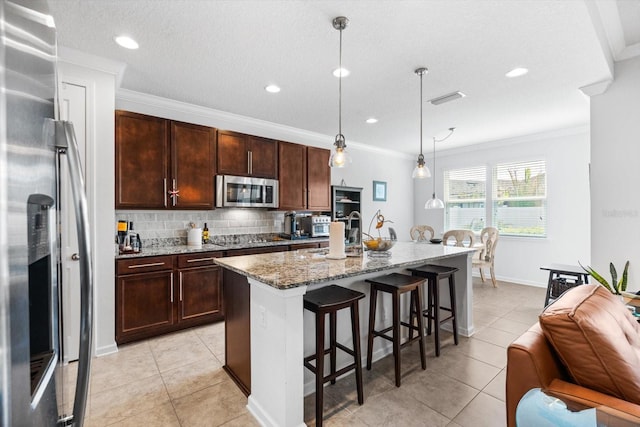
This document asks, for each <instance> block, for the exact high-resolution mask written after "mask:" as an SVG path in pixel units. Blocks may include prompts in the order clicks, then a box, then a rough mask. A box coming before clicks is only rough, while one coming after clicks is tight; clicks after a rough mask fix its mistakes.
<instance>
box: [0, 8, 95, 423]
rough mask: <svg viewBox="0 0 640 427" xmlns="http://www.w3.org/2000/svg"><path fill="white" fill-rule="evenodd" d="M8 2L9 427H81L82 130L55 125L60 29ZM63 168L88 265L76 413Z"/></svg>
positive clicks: (1, 316) (0, 390)
mask: <svg viewBox="0 0 640 427" xmlns="http://www.w3.org/2000/svg"><path fill="white" fill-rule="evenodd" d="M0 1H1V3H0V40H1V42H0V85H1V86H0V88H1V90H0V425H1V426H7V427H9V426H11V427H17V426H30V427H31V426H54V425H77V426H81V425H82V424H83V421H84V413H85V406H86V404H85V402H86V396H87V388H88V384H89V369H90V362H91V339H92V338H91V337H92V334H91V329H92V294H93V290H92V289H93V285H92V268H91V254H90V247H91V245H90V242H89V238H88V237H89V233H88V226H87V218H88V215H87V206H86V199H85V197H84V183H83V178H82V172H81V170H80V161H79V158H78V152H77V144H76V141H75V136H74V135H73V126H72V125H71V124H70V123H68V122H61V121H56V120H55V119H56V112H57V111H58V108H56V102H57V96H56V92H57V91H56V82H57V79H56V31H55V24H54V22H53V19H52V18H51V16H50V15H49V13H48V5H47V3H46V1H44V0H12V1H8V0H0ZM61 162H66V163H68V165H69V171H70V172H69V174H70V180H71V187H72V193H73V196H74V197H73V198H74V200H73V203H74V207H73V209H74V211H75V213H76V218H78V221H77V227H76V228H77V232H78V242H79V258H80V262H81V266H80V275H81V278H80V282H81V290H80V293H81V307H80V310H81V313H82V314H81V324H80V337H79V340H80V358H79V361H78V376H77V381H76V385H75V396H74V398H73V401H74V404H73V410H72V411H70V413H69V414H64V413H62V411H61V408H62V406H63V403H64V402H63V401H62V400H63V398H62V394H63V393H61V389H62V384H60V382H59V383H57V382H56V381H57V377H58V375H57V374H58V373H59V370H60V369H61V360H62V358H61V348H60V336H61V335H60V333H61V327H62V325H61V322H60V320H59V319H60V317H59V316H60V313H59V306H60V283H61V281H60V279H61V268H60V239H59V235H60V227H61V222H60V205H59V197H58V194H59V189H60V188H59V182H60V180H59V179H60V177H59V171H60V164H61ZM69 209H71V207H69Z"/></svg>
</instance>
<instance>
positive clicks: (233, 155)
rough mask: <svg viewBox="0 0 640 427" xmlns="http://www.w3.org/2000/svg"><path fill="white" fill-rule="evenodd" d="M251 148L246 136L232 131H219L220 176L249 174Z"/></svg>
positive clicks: (218, 161)
mask: <svg viewBox="0 0 640 427" xmlns="http://www.w3.org/2000/svg"><path fill="white" fill-rule="evenodd" d="M248 152H249V148H248V146H247V138H246V135H243V134H241V133H236V132H231V131H218V155H217V165H218V168H217V169H218V173H219V174H220V175H239V176H247V175H248V174H249V155H248Z"/></svg>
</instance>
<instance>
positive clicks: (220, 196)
mask: <svg viewBox="0 0 640 427" xmlns="http://www.w3.org/2000/svg"><path fill="white" fill-rule="evenodd" d="M216 207H218V208H277V207H278V180H277V179H266V178H251V177H246V176H232V175H218V176H216Z"/></svg>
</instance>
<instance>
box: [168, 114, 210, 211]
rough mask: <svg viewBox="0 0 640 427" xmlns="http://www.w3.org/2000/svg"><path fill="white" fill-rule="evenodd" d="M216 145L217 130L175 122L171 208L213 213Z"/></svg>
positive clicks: (172, 135)
mask: <svg viewBox="0 0 640 427" xmlns="http://www.w3.org/2000/svg"><path fill="white" fill-rule="evenodd" d="M215 144H216V130H215V129H213V128H210V127H207V126H199V125H193V124H189V123H181V122H174V121H172V122H171V185H170V186H169V191H174V192H175V191H177V192H176V193H174V194H175V196H173V197H169V200H170V202H171V207H173V208H176V209H213V207H214V205H213V187H214V184H213V180H214V179H215V176H216V169H215V156H216V145H215Z"/></svg>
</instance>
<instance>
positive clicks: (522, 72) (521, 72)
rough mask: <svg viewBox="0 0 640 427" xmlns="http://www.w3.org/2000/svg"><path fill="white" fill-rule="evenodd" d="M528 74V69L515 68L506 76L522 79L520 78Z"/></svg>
mask: <svg viewBox="0 0 640 427" xmlns="http://www.w3.org/2000/svg"><path fill="white" fill-rule="evenodd" d="M528 72H529V70H527V69H526V68H514V69H513V70H511V71H509V72H508V73H507V74H505V76H507V77H509V78H513V77H520V76H524V75H525V74H527V73H528Z"/></svg>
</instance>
